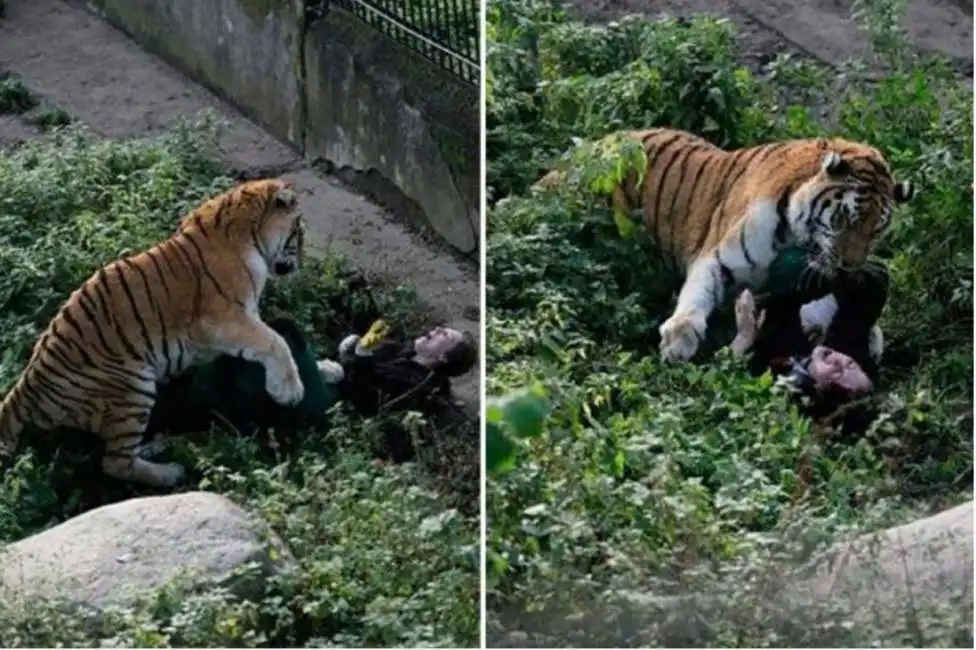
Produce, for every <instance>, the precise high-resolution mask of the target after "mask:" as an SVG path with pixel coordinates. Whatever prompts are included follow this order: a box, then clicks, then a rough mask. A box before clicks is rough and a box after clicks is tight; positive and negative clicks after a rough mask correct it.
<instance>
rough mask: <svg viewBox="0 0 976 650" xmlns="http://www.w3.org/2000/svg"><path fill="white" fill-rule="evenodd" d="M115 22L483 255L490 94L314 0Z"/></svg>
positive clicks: (217, 5)
mask: <svg viewBox="0 0 976 650" xmlns="http://www.w3.org/2000/svg"><path fill="white" fill-rule="evenodd" d="M94 5H95V6H96V7H97V9H98V10H99V11H100V13H101V14H102V15H103V16H104V17H105V18H106V19H107V20H108V21H109V22H110V23H112V24H113V25H115V26H116V27H118V28H120V29H122V30H123V31H125V32H126V33H128V34H129V35H130V36H132V37H133V38H134V39H135V40H136V41H138V42H139V43H141V44H142V45H143V46H145V47H146V48H147V49H148V50H150V51H152V52H154V53H156V54H158V55H159V56H161V57H162V58H164V59H165V60H167V61H169V62H170V63H172V64H173V65H175V66H177V67H179V68H180V69H182V70H184V71H185V72H187V73H188V74H189V75H190V76H192V77H193V78H194V79H196V80H197V81H198V82H200V83H202V84H203V85H205V86H207V87H208V88H210V89H211V90H213V91H214V92H216V93H217V94H219V95H221V96H223V97H225V98H226V99H228V100H229V101H230V102H231V103H233V104H234V105H235V106H237V108H238V109H239V110H241V111H242V112H243V113H245V114H246V115H248V116H249V117H250V118H251V119H253V120H255V121H256V122H258V123H260V124H261V125H263V126H264V127H265V128H267V129H268V131H269V132H271V133H272V134H274V135H275V136H277V137H279V138H281V139H282V140H284V141H286V142H288V143H290V144H292V145H293V146H295V147H296V148H298V149H299V150H301V151H302V152H303V153H305V154H306V155H308V156H309V157H316V156H322V157H324V158H325V159H326V160H327V161H328V163H329V164H330V165H331V167H332V169H333V170H334V171H336V172H337V173H338V174H339V175H340V176H342V177H343V178H345V179H346V180H349V181H351V182H353V183H354V184H356V185H358V186H359V187H360V188H361V189H363V190H364V191H366V192H367V193H369V194H371V195H373V196H374V197H375V198H377V199H378V200H379V201H380V202H381V203H384V204H386V205H388V206H389V207H390V208H391V209H392V210H393V212H394V213H395V214H397V215H398V216H399V217H401V218H403V219H406V220H408V221H410V222H411V223H412V224H413V225H415V226H418V227H421V228H427V229H428V230H431V231H433V232H435V233H437V235H439V238H440V239H441V240H442V241H444V242H446V243H448V244H449V245H450V246H451V247H453V248H454V249H456V250H457V251H459V252H461V253H465V254H474V253H476V251H477V247H478V234H479V232H480V210H479V207H480V205H479V203H480V179H481V167H480V164H481V162H480V159H481V156H480V153H479V143H480V137H479V126H480V120H479V116H480V113H479V104H480V98H479V93H478V89H477V88H474V87H471V86H468V85H465V84H463V83H461V82H460V81H459V80H457V79H456V78H455V77H454V76H453V75H451V74H450V73H448V72H446V71H443V70H441V69H440V68H439V67H437V66H435V65H434V64H432V63H429V62H428V61H427V60H426V59H424V58H422V57H421V56H419V55H417V54H415V53H414V52H412V51H410V50H409V49H407V48H405V47H403V46H401V45H399V44H398V43H396V42H395V41H393V40H391V39H388V38H387V37H385V36H383V35H382V34H380V33H378V32H377V31H376V30H374V29H372V28H370V27H369V26H367V25H365V24H363V23H362V22H360V21H359V20H357V19H356V18H355V17H353V16H352V15H351V14H349V13H347V12H345V11H343V10H341V9H331V10H329V11H328V12H326V13H325V14H324V15H322V16H316V17H315V19H314V20H313V19H306V7H305V2H303V0H206V2H203V1H201V0H95V1H94Z"/></svg>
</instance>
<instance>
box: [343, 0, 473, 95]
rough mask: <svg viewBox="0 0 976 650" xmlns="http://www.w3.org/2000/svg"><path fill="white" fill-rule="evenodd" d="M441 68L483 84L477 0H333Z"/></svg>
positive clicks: (464, 79) (469, 81)
mask: <svg viewBox="0 0 976 650" xmlns="http://www.w3.org/2000/svg"><path fill="white" fill-rule="evenodd" d="M330 4H331V5H332V6H333V7H339V8H342V9H345V10H347V11H350V12H352V13H353V14H354V15H355V16H356V17H358V18H359V19H360V20H362V21H363V22H365V23H366V24H368V25H370V26H371V27H373V28H374V29H376V30H378V31H380V32H382V33H383V34H386V35H387V36H389V37H390V38H392V39H393V40H395V41H397V42H398V43H401V44H403V45H405V46H407V47H409V48H410V49H412V50H414V51H415V52H417V53H419V54H420V55H421V56H423V57H424V58H426V59H428V60H430V61H432V62H433V63H435V64H437V65H438V66H440V67H442V68H444V69H445V70H448V71H449V72H452V73H454V74H455V75H457V77H458V78H460V79H461V80H462V81H464V82H465V83H469V84H472V85H475V86H477V85H478V84H479V83H480V80H481V66H480V61H481V56H480V45H481V40H480V38H479V37H478V36H479V34H478V22H479V19H478V7H479V4H480V3H479V2H478V0H332V2H331V3H330Z"/></svg>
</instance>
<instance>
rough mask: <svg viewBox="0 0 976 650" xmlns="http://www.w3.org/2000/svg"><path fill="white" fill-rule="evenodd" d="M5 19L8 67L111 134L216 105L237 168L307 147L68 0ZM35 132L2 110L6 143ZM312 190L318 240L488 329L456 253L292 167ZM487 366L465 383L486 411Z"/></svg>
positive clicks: (22, 6) (18, 1)
mask: <svg viewBox="0 0 976 650" xmlns="http://www.w3.org/2000/svg"><path fill="white" fill-rule="evenodd" d="M6 4H7V12H6V18H4V19H0V70H6V71H10V72H15V73H17V74H20V75H21V76H23V77H24V79H25V81H26V83H27V85H28V86H29V87H30V88H31V90H33V91H34V92H36V93H37V94H38V95H41V96H42V97H44V98H46V99H47V100H49V101H52V102H54V103H56V104H58V105H60V106H61V107H63V108H64V109H65V110H66V111H67V112H68V113H69V114H70V115H71V116H72V117H73V118H74V119H76V120H78V121H81V122H84V123H85V124H87V125H88V126H90V127H91V128H92V129H93V130H94V131H96V132H97V133H99V134H101V135H103V136H106V137H144V136H147V135H152V134H156V133H159V132H161V131H163V130H164V129H165V127H166V125H167V124H169V123H170V122H171V121H172V120H174V119H176V118H179V117H181V116H193V115H195V114H197V113H199V112H200V111H202V110H205V109H212V110H215V111H216V112H217V113H219V114H220V115H221V116H222V117H223V118H224V119H225V120H227V121H228V122H229V123H230V127H229V129H228V131H227V133H226V135H225V136H224V138H223V140H222V143H221V145H222V148H223V150H224V157H225V159H226V160H227V162H228V163H230V164H232V165H234V166H235V167H238V168H252V167H261V168H266V167H274V166H278V165H284V164H287V163H289V162H292V161H295V160H296V158H297V157H298V154H297V153H296V152H295V151H293V150H291V149H290V148H289V147H287V146H285V145H284V144H282V143H281V142H279V141H277V140H276V139H274V138H273V137H272V136H270V135H268V134H267V133H265V132H264V131H263V130H262V129H260V128H259V127H257V126H256V125H254V124H253V123H251V122H250V121H248V120H247V119H246V118H244V117H242V116H241V115H240V114H239V113H238V112H237V111H235V110H234V109H233V108H232V107H230V106H229V105H228V104H226V103H224V102H222V101H221V100H219V99H218V98H217V97H215V96H214V95H213V94H212V93H210V92H209V91H207V90H206V89H204V88H202V87H201V86H199V85H198V84H196V83H195V82H193V81H191V80H189V79H188V78H187V77H185V76H184V75H183V74H181V73H180V72H178V71H176V70H174V69H173V68H171V67H169V66H168V65H167V64H165V63H163V62H162V61H160V60H159V59H157V58H156V57H154V56H152V55H151V54H148V53H147V52H145V51H144V50H143V49H141V48H140V47H139V46H138V45H137V44H136V43H134V42H133V41H131V40H129V38H128V37H126V36H125V35H124V34H122V33H121V32H119V31H117V30H115V29H114V28H112V27H110V26H108V25H107V24H105V23H103V22H101V21H100V20H99V19H97V18H96V17H94V16H92V15H91V14H89V13H88V12H86V11H85V10H83V9H81V8H78V7H76V6H73V5H70V4H65V3H64V2H61V1H60V0H7V3H6ZM34 134H36V131H34V130H33V129H32V128H29V127H27V126H25V125H24V124H23V123H22V122H21V121H19V120H17V119H14V118H10V117H0V147H3V146H4V145H8V146H9V144H11V143H12V142H16V141H20V140H23V139H25V138H27V137H31V136H32V135H34ZM286 176H289V177H291V178H293V179H294V180H295V181H296V183H297V185H298V187H299V188H300V190H301V191H302V192H303V194H304V198H303V202H304V209H305V213H306V215H309V217H310V223H309V230H310V232H309V240H310V242H311V244H312V245H313V247H315V248H316V249H318V250H326V249H332V250H336V251H340V252H342V253H344V254H345V255H347V256H348V257H349V259H350V260H351V262H352V263H353V264H354V265H355V266H357V267H358V268H359V269H361V270H363V271H365V272H367V273H368V274H376V275H377V276H380V277H382V278H384V279H387V280H391V281H393V282H397V283H403V284H412V285H413V286H415V287H416V288H417V293H418V294H419V296H420V298H421V299H422V300H423V301H424V302H425V303H426V305H427V306H428V307H429V308H430V310H431V319H432V320H436V321H439V322H443V323H445V324H447V325H450V326H453V327H458V328H462V329H466V330H469V331H471V332H474V333H477V332H479V305H480V294H479V291H478V278H477V277H476V275H475V273H474V272H472V271H471V270H470V269H469V268H466V267H464V266H462V265H461V264H459V263H458V262H457V261H456V260H454V259H453V258H452V257H451V256H450V255H449V254H447V253H445V252H442V251H436V250H433V249H432V248H431V247H429V246H427V245H425V244H424V243H423V242H422V241H421V240H420V239H419V238H418V237H416V236H414V235H413V234H412V233H410V232H409V231H407V230H406V229H405V228H404V227H402V226H401V225H399V224H398V223H396V222H395V221H393V220H392V217H391V215H390V214H388V213H387V212H386V211H385V210H383V209H382V208H380V207H378V206H376V205H374V204H372V203H371V202H369V201H368V200H367V199H365V198H364V197H362V196H361V195H359V194H357V193H355V192H353V191H350V190H349V189H348V188H347V187H346V186H344V185H343V184H342V183H341V182H339V181H338V180H337V179H335V178H331V177H327V176H324V175H322V174H319V173H318V172H315V171H312V170H310V169H307V168H301V165H299V169H298V171H295V172H293V173H290V174H286ZM478 376H479V372H478V370H477V369H475V370H474V371H473V372H471V373H468V375H465V376H464V377H461V378H460V380H459V381H458V382H457V383H456V385H457V390H458V393H459V396H460V397H462V398H463V399H464V400H465V401H466V402H468V404H469V407H468V408H469V410H470V411H471V413H477V408H478V406H477V404H478V402H477V400H478V396H479V390H478Z"/></svg>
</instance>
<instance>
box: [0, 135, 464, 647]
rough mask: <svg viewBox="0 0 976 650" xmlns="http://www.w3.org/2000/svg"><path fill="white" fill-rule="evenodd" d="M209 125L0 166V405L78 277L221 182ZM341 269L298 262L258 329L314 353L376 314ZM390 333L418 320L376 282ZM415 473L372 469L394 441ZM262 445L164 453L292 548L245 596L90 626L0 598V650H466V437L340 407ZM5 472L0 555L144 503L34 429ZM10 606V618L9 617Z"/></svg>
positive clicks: (29, 156) (141, 609) (217, 595)
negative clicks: (129, 502)
mask: <svg viewBox="0 0 976 650" xmlns="http://www.w3.org/2000/svg"><path fill="white" fill-rule="evenodd" d="M216 128H217V127H216V126H215V125H214V124H212V123H210V122H209V121H204V122H202V123H200V124H195V125H194V124H182V125H177V126H175V127H174V128H173V130H172V131H171V132H169V133H167V134H166V135H165V136H163V137H160V138H155V139H152V140H138V141H135V140H133V141H102V140H98V139H97V138H95V137H94V136H92V135H91V134H89V133H87V132H86V131H85V130H84V129H83V128H81V127H78V126H75V125H68V126H66V127H63V128H59V129H57V130H55V131H53V132H51V133H50V134H49V135H48V136H46V137H45V138H41V139H38V140H37V141H33V142H29V143H27V144H25V145H24V146H23V147H20V148H19V149H17V150H16V151H15V152H12V153H8V154H3V155H0V197H2V198H0V267H2V268H3V269H4V273H3V276H2V279H0V350H2V357H0V394H3V393H5V392H6V391H7V390H8V389H9V388H10V387H11V386H12V384H13V382H14V381H15V380H16V378H17V376H18V375H19V373H20V371H21V370H22V368H23V367H24V364H25V362H26V360H27V357H28V354H29V352H30V350H31V347H32V345H33V343H34V341H35V340H36V338H37V336H38V334H39V332H40V331H41V329H42V328H43V327H44V326H45V325H46V323H47V322H48V320H49V319H50V317H51V316H52V315H53V313H54V312H55V310H56V309H57V308H58V307H59V306H60V304H61V303H62V301H63V300H64V299H65V297H66V296H67V295H68V294H69V293H70V292H71V291H72V290H73V289H75V288H76V287H77V286H78V285H79V284H80V283H81V282H82V281H83V280H84V279H85V278H87V277H88V276H89V275H90V274H91V272H92V271H93V270H94V269H96V268H98V267H100V266H101V265H103V264H104V263H106V262H108V261H110V260H112V259H115V258H117V257H119V256H121V255H124V254H126V253H128V252H131V251H135V250H141V249H144V248H146V247H148V246H149V245H151V244H152V243H154V242H156V241H158V240H160V239H162V238H165V237H167V236H169V234H170V233H172V232H173V230H174V228H175V226H176V224H177V222H178V219H179V217H180V216H181V215H183V214H185V213H186V212H187V211H188V210H190V209H191V208H193V207H194V206H196V205H197V204H198V203H199V202H201V201H202V200H203V199H204V198H205V197H208V196H210V195H213V194H215V193H217V192H220V191H222V190H224V189H225V188H227V187H229V186H230V184H231V183H232V180H231V179H230V178H229V177H227V176H226V175H225V174H224V171H223V168H222V167H221V166H220V165H219V164H218V162H217V159H216V157H215V151H216V149H215V146H214V143H215V142H216V140H215V134H216ZM348 272H349V269H348V267H347V266H346V264H345V262H344V261H343V260H341V259H339V258H335V257H327V258H325V259H321V260H311V261H309V262H308V264H307V266H306V267H305V268H304V269H303V273H302V274H300V277H298V278H296V279H294V280H291V281H285V282H283V283H280V284H279V285H278V286H276V287H274V288H272V289H269V290H268V292H267V293H266V297H265V299H264V300H263V305H262V310H263V313H265V314H266V316H267V317H269V318H271V317H274V316H275V315H285V314H287V315H289V316H291V317H292V318H294V319H296V320H297V321H298V322H299V323H300V324H302V325H303V326H304V327H305V328H306V329H307V330H308V331H309V332H310V333H311V334H312V338H313V340H314V343H315V345H316V347H317V349H318V350H320V354H325V353H326V352H328V353H333V351H334V349H335V346H336V344H337V342H338V340H339V339H340V338H341V336H343V335H344V334H346V333H347V332H348V331H350V329H357V331H361V330H360V328H365V327H368V325H369V323H370V322H371V320H372V319H373V318H374V317H376V316H377V311H376V310H375V309H373V308H371V307H370V304H369V301H368V300H367V296H366V292H367V291H368V290H369V289H368V288H364V287H363V286H361V285H360V284H356V283H351V282H349V281H348ZM371 292H372V294H373V297H374V299H375V302H376V303H377V305H378V310H379V312H380V313H382V314H383V316H384V317H385V318H387V319H388V320H389V321H391V322H392V323H393V324H394V326H395V327H401V328H406V329H412V328H415V327H418V326H420V324H421V321H422V315H419V311H418V305H417V303H416V302H415V300H414V298H413V293H412V291H411V289H410V288H409V287H405V286H391V285H375V286H373V287H372V289H371ZM391 431H392V432H399V435H410V436H411V437H412V438H413V439H414V441H415V443H417V447H418V452H417V458H416V459H415V461H414V462H411V463H405V464H400V465H387V464H381V463H377V462H376V461H375V458H376V454H377V452H379V451H382V449H381V448H382V446H383V444H384V442H383V441H384V436H385V435H388V434H390V432H391ZM275 436H276V438H277V441H276V442H277V446H272V445H270V444H269V443H268V441H267V440H264V439H260V438H258V437H253V438H252V437H242V436H236V435H233V434H231V433H227V432H224V431H221V430H220V429H218V428H215V429H214V430H212V431H208V432H200V434H199V435H197V436H188V437H186V438H183V439H179V440H177V441H175V443H174V448H173V449H172V450H171V452H170V453H171V455H172V457H173V458H174V459H176V460H179V461H180V462H182V463H184V464H186V465H187V466H188V468H189V469H190V474H191V476H192V479H191V480H190V481H189V483H188V484H187V485H185V486H183V487H182V488H181V489H182V490H193V489H205V490H210V491H215V492H218V493H220V494H224V495H226V496H228V497H229V498H231V499H233V500H234V501H235V502H237V503H238V504H240V505H242V506H243V507H244V508H245V509H247V510H248V511H250V512H252V513H254V514H255V515H257V516H258V517H260V518H261V519H263V520H264V521H265V522H267V524H268V525H269V526H270V528H271V530H273V531H274V532H275V533H277V534H278V535H279V536H280V537H281V539H283V540H284V541H285V543H286V544H287V545H288V546H289V547H290V549H291V550H292V552H293V553H294V555H295V557H296V559H297V565H296V568H295V569H294V570H291V571H288V572H286V573H285V574H282V575H279V576H277V577H276V578H274V579H273V580H270V581H268V583H267V584H266V585H265V588H264V589H263V591H262V593H260V594H258V595H255V596H254V598H252V599H251V600H241V599H239V598H235V597H233V596H231V595H229V594H226V593H223V592H220V591H214V590H211V591H206V592H205V593H187V592H184V591H181V590H180V589H179V588H178V586H173V587H172V588H170V589H168V590H164V592H162V593H161V594H158V595H156V596H155V597H154V598H150V599H149V600H148V601H147V602H146V603H143V604H139V605H135V606H133V607H131V608H129V609H126V610H120V611H115V612H110V613H109V614H108V615H106V618H105V622H104V624H103V625H101V626H100V627H99V628H97V629H91V628H86V627H84V626H83V625H81V624H80V620H81V619H80V618H79V617H78V616H66V615H64V614H58V613H57V611H56V610H55V609H52V608H54V607H56V603H50V604H47V605H46V604H44V603H37V604H36V607H35V606H33V605H32V607H31V608H30V611H28V612H24V611H21V610H13V609H11V608H10V607H8V606H7V605H5V604H4V603H2V602H0V645H3V646H5V647H17V646H22V647H23V646H30V647H51V646H56V645H59V644H60V645H62V646H75V647H82V646H86V647H87V646H91V647H97V646H100V645H106V644H108V645H116V646H118V645H121V646H137V647H150V646H152V647H180V646H185V645H190V646H210V647H226V646H234V647H237V646H264V647H295V646H304V645H310V646H317V647H320V646H323V645H343V646H391V645H404V646H417V645H424V646H432V645H433V646H454V647H459V646H472V645H476V644H477V640H478V620H479V616H478V594H477V589H478V577H479V552H478V548H479V547H478V524H477V494H478V492H477V489H478V488H477V481H478V461H477V443H476V442H475V441H476V440H477V436H476V434H475V432H474V425H473V424H471V423H463V424H462V425H458V427H457V428H456V430H452V429H450V428H448V427H446V425H442V424H438V423H437V422H434V421H427V420H425V419H424V418H422V417H419V416H418V414H405V415H402V416H396V417H394V416H387V417H385V418H374V419H363V418H360V417H357V416H356V415H355V414H353V413H351V412H349V410H348V409H347V408H346V407H344V406H340V407H338V408H337V410H336V411H335V413H334V415H333V419H332V426H331V427H330V428H329V429H328V430H303V431H287V430H281V429H279V430H278V431H276V432H275ZM31 443H32V444H31V445H30V448H29V449H28V450H27V451H26V452H25V453H24V454H23V455H22V456H20V457H18V459H17V461H16V463H15V464H14V465H13V467H12V468H11V469H9V470H7V471H5V472H4V473H3V475H2V476H0V550H2V546H3V545H4V544H6V543H10V542H13V541H16V540H20V539H23V538H25V537H28V536H30V535H31V534H33V533H36V532H38V531H41V530H44V529H47V528H49V527H51V526H55V525H57V524H58V523H59V522H62V521H65V520H67V519H69V518H71V517H74V516H76V515H78V514H80V513H82V512H84V511H86V510H90V509H92V508H95V507H98V506H100V505H103V504H105V503H109V502H113V501H117V500H119V499H123V498H129V497H133V496H139V495H143V494H149V493H151V492H150V491H149V490H147V489H145V488H142V487H138V486H134V485H122V484H119V483H116V482H112V481H110V480H108V479H105V478H104V477H102V476H101V475H100V474H99V472H97V469H96V468H97V461H96V458H95V457H94V454H93V453H92V452H93V448H92V447H91V446H90V445H89V444H87V442H86V441H80V440H60V439H57V438H56V437H52V436H44V435H40V434H38V435H37V436H36V437H33V438H32V439H31ZM5 607H6V609H5Z"/></svg>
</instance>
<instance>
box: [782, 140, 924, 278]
mask: <svg viewBox="0 0 976 650" xmlns="http://www.w3.org/2000/svg"><path fill="white" fill-rule="evenodd" d="M819 149H820V150H821V152H820V168H819V170H818V171H817V172H816V174H815V175H814V176H812V177H811V178H810V179H809V180H807V181H806V182H805V183H803V185H801V186H800V187H799V188H798V189H797V191H796V195H795V199H798V200H799V202H800V204H801V205H803V206H804V207H803V214H802V217H805V218H803V219H801V220H799V221H798V222H795V230H799V231H800V232H798V233H797V234H798V235H799V237H798V238H799V239H800V240H801V242H803V243H806V244H808V245H809V246H810V247H811V249H812V251H811V252H812V255H811V258H810V259H811V262H810V264H811V266H813V267H815V268H817V269H818V270H820V271H821V272H825V273H830V274H832V273H833V272H834V271H836V270H837V269H850V268H857V267H859V266H861V265H862V264H864V263H865V262H866V261H867V259H868V254H869V253H870V251H871V248H872V247H873V245H874V243H875V242H876V241H877V239H878V238H879V237H880V236H881V235H882V234H883V233H884V232H885V231H886V230H887V229H888V226H889V225H890V224H891V215H892V211H893V209H894V204H895V203H904V202H907V201H910V200H911V199H912V197H913V196H914V195H915V189H914V187H913V185H912V183H911V181H901V182H896V181H895V180H894V179H893V178H892V176H891V170H890V168H889V167H888V163H887V162H886V161H885V159H884V157H883V156H882V155H881V153H880V152H879V151H878V150H877V149H874V148H873V147H869V146H867V145H864V144H860V143H853V142H847V141H840V140H835V141H833V142H828V141H820V147H819ZM794 205H796V204H794Z"/></svg>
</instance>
